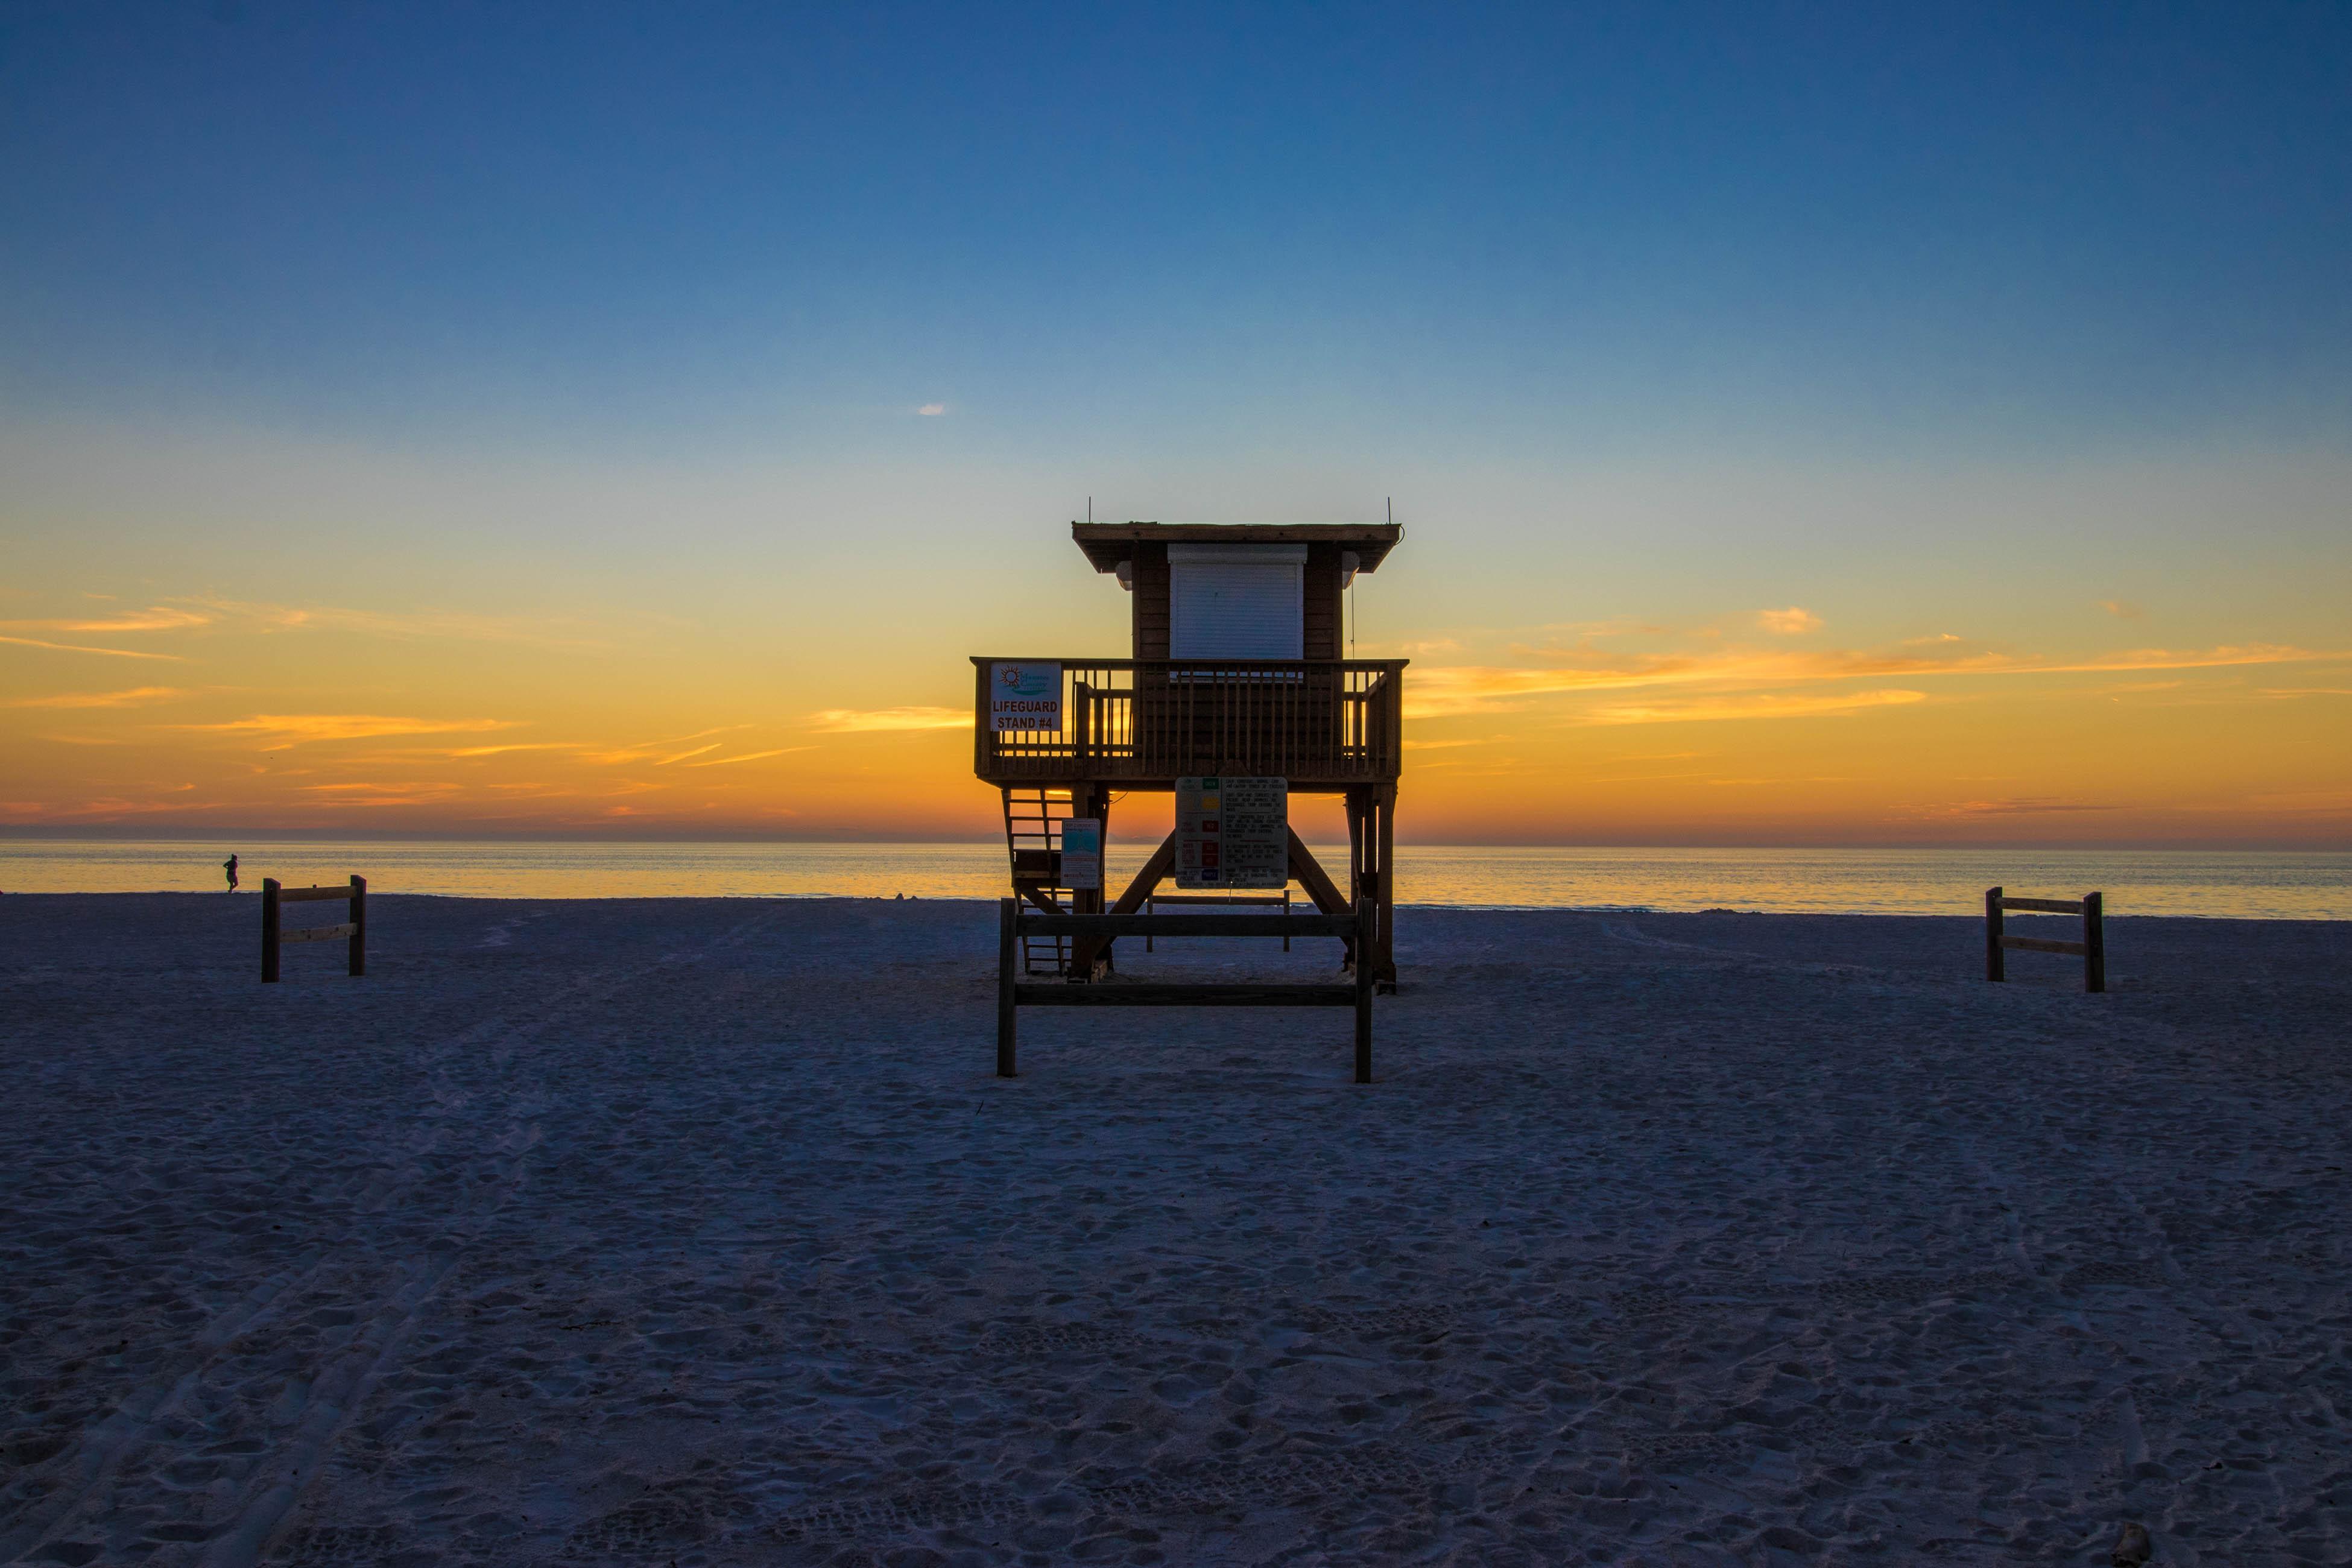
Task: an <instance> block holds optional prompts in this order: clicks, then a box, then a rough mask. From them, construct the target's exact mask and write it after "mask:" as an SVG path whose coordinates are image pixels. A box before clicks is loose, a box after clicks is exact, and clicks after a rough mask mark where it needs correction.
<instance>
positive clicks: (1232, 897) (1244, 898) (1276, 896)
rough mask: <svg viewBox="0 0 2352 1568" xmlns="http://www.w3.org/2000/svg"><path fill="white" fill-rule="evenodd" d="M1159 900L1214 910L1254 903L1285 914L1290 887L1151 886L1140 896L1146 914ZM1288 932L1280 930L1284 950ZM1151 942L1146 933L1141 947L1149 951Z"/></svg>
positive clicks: (1157, 906)
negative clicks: (1211, 889)
mask: <svg viewBox="0 0 2352 1568" xmlns="http://www.w3.org/2000/svg"><path fill="white" fill-rule="evenodd" d="M1162 904H1181V905H1184V906H1187V907H1192V906H1202V907H1205V908H1208V909H1213V910H1216V909H1226V910H1229V909H1232V908H1233V907H1234V905H1235V904H1256V905H1260V906H1262V907H1264V908H1266V909H1271V910H1281V911H1282V912H1283V913H1284V914H1288V913H1289V912H1290V889H1289V888H1288V886H1285V887H1284V888H1283V889H1282V891H1280V892H1278V893H1162V892H1159V891H1157V890H1154V891H1152V892H1150V893H1146V894H1145V895H1144V896H1143V912H1144V913H1145V914H1147V915H1156V914H1158V913H1159V912H1160V905H1162ZM1291 934H1292V933H1291V932H1290V931H1289V930H1288V929H1287V928H1286V929H1285V930H1284V931H1283V933H1282V951H1283V952H1289V951H1290V938H1291ZM1154 944H1155V939H1154V938H1152V937H1150V936H1147V937H1145V938H1144V939H1143V951H1144V952H1152V951H1153V950H1154Z"/></svg>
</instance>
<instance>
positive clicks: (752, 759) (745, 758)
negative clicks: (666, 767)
mask: <svg viewBox="0 0 2352 1568" xmlns="http://www.w3.org/2000/svg"><path fill="white" fill-rule="evenodd" d="M815 750H816V748H815V747H814V746H779V747H777V748H776V749H775V750H774V751H772V752H744V753H743V754H742V755H741V756H740V757H713V758H711V759H710V760H709V762H707V763H687V764H686V765H687V766H688V767H689V768H723V767H725V766H727V765H728V764H729V763H756V762H759V761H760V760H761V758H763V757H789V756H791V755H792V754H793V752H814V751H815Z"/></svg>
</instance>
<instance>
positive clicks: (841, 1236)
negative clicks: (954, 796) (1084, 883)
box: [0, 895, 2352, 1564]
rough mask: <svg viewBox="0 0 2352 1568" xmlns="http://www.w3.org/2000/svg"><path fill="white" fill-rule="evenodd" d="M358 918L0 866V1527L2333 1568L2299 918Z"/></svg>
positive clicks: (2327, 984) (2324, 1174) (2349, 1396)
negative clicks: (1247, 988) (1140, 978)
mask: <svg viewBox="0 0 2352 1568" xmlns="http://www.w3.org/2000/svg"><path fill="white" fill-rule="evenodd" d="M336 912H337V907H336V906H332V905H320V906H309V907H307V908H305V909H302V910H295V911H293V913H292V914H290V915H289V921H311V920H326V919H329V918H334V917H335V914H336ZM372 916H373V923H374V926H375V928H376V938H377V940H376V947H375V952H374V955H373V968H374V970H375V972H376V973H374V974H373V976H372V977H371V978H369V979H367V980H365V981H349V980H346V979H343V978H342V977H341V973H340V968H341V965H340V958H341V950H340V948H339V947H336V946H334V945H331V944H315V945H310V946H304V947H295V948H290V949H289V950H288V952H287V959H286V967H287V973H288V981H287V983H286V984H281V985H278V986H274V987H263V986H261V985H259V984H256V983H255V981H254V979H253V972H254V969H255V964H256V960H255V948H256V928H257V912H256V905H255V902H254V900H252V899H251V898H249V897H247V898H244V899H241V900H235V901H232V900H230V899H228V898H227V897H226V896H214V897H203V896H194V895H185V896H176V897H174V896H154V897H131V896H125V897H103V898H101V897H58V898H43V897H30V896H22V895H18V896H11V897H6V898H0V1029H4V1030H5V1058H0V1067H5V1096H0V1149H5V1163H0V1205H5V1207H4V1208H0V1391H5V1407H4V1408H0V1424H5V1435H0V1562H16V1561H26V1562H60V1563H84V1562H94V1561H105V1562H131V1561H139V1560H144V1561H148V1562H152V1563H253V1562H270V1563H430V1562H446V1563H656V1564H660V1563H670V1562H673V1561H675V1562H676V1563H680V1564H696V1563H819V1562H840V1563H894V1564H895V1563H1036V1564H1045V1563H1064V1562H1127V1563H1160V1562H1168V1563H1368V1562H1389V1561H1396V1562H1415V1563H1427V1562H1441V1563H1530V1564H1532V1563H1573V1562H1585V1561H1591V1562H1611V1563H1633V1562H1641V1563H1707V1562H1740V1563H1751V1562H1779V1561H1790V1562H1796V1561H1807V1562H1822V1563H1912V1562H1916V1561H1935V1562H1942V1563H2014V1562H2053V1563H2105V1548H2106V1546H2107V1544H2108V1543H2109V1542H2111V1541H2112V1540H2113V1539H2114V1536H2115V1533H2116V1527H2117V1525H2118V1524H2119V1522H2120V1521H2123V1520H2125V1519H2126V1518H2135V1519H2139V1520H2142V1521H2146V1523H2147V1525H2148V1526H2149V1528H2150V1529H2151V1530H2152V1531H2154V1533H2155V1536H2156V1540H2157V1543H2158V1561H2160V1562H2164V1563H2215V1564H2219V1563H2228V1564H2249V1563H2347V1562H2352V1365H2347V1359H2346V1356H2347V1338H2352V1300H2347V1272H2348V1271H2352V1242H2348V1241H2347V1198H2352V1131H2347V1100H2352V1096H2347V1087H2352V1041H2347V1032H2352V1031H2347V1017H2352V1010H2347V1001H2352V980H2347V972H2348V970H2347V958H2352V927H2347V926H2342V925H2335V926H2329V925H2293V924H2284V923H2281V924H2273V925H2263V926H2253V925H2242V924H2234V923H2225V922H2191V921H2129V920H2118V921H2113V922H2111V927H2110V942H2111V947H2112V952H2113V957H2112V963H2113V968H2114V973H2115V977H2116V981H2115V983H2116V990H2115V992H2114V993H2113V994H2109V995H2106V996H2104V997H2085V996H2084V995H2082V994H2080V992H2079V989H2077V988H2076V987H2078V985H2079V970H2078V969H2076V968H2075V967H2074V965H2072V964H2070V963H2068V961H2065V960H2063V959H2056V958H2042V957H2038V956H2034V955H2026V954H2019V955H2014V956H2013V957H2012V960H2011V963H2012V972H2013V973H2016V974H2017V975H2018V976H2019V981H2018V983H2015V984H2010V985H2008V986H2002V987H1996V986H1989V985H1987V984H1983V983H1982V981H1981V980H1980V979H1978V978H1975V975H1976V973H1977V965H1978V963H1979V940H1980V939H1979V928H1978V926H1977V925H1976V923H1975V922H1974V921H1969V920H1965V919H1959V920H1952V921H1926V920H1899V919H1840V918H1821V917H1785V918H1783V917H1760V916H1721V915H1718V916H1704V915H1684V916H1625V915H1609V916H1600V915H1578V914H1570V913H1555V914H1481V913H1439V912H1424V911H1408V912H1407V914H1406V916H1405V918H1404V921H1403V922H1402V927H1401V930H1402V947H1401V952H1400V958H1401V962H1402V963H1403V965H1404V967H1405V970H1406V977H1407V990H1406V992H1405V994H1402V995H1399V996H1397V997H1395V998H1393V999H1384V1001H1383V1003H1382V1005H1381V1010H1380V1014H1379V1025H1378V1027H1379V1044H1378V1047H1377V1066H1378V1069H1379V1072H1380V1081H1379V1082H1378V1083H1377V1084H1375V1085H1373V1086H1371V1087H1370V1088H1369V1089H1359V1088H1356V1087H1354V1086H1352V1085H1351V1084H1350V1083H1349V1074H1348V1050H1347V1037H1348V1022H1347V1017H1346V1015H1345V1014H1343V1013H1339V1012H1330V1013H1321V1012H1316V1013H1270V1012H1261V1011H1252V1012H1223V1013H1219V1012H1174V1011H1168V1012H1162V1011H1140V1010H1139V1011H1136V1012H1132V1013H1119V1014H1095V1013H1092V1012H1091V1011H1088V1012H1075V1011H1068V1010H1059V1009H1057V1010H1053V1011H1039V1012H1031V1013H1024V1015H1023V1026H1024V1045H1023V1057H1022V1065H1023V1068H1024V1077H1023V1078H1022V1079H1019V1080H1018V1081H1015V1082H1009V1083H1008V1082H1000V1081H998V1080H996V1079H993V1078H992V1077H991V1076H990V1070H991V1068H992V1055H993V1047H992V978H991V967H992V946H993V926H992V921H993V909H992V907H989V906H980V905H972V904H940V903H930V902H923V903H912V904H875V903H846V902H844V903H794V904H776V903H741V902H719V901H709V902H684V903H667V904H651V903H631V902H609V903H568V904H567V903H550V904H530V903H491V902H474V901H456V900H403V899H399V898H390V897H381V896H379V897H378V898H377V899H376V900H373V910H372ZM2053 934H2054V933H2053ZM1300 945H1301V951H1300V952H1298V953H1297V954H1295V955H1293V958H1292V960H1291V961H1290V962H1291V971H1284V972H1285V973H1290V972H1296V973H1301V974H1302V975H1303V974H1304V973H1307V972H1308V971H1315V972H1319V971H1321V970H1322V969H1324V968H1326V967H1327V966H1328V963H1329V962H1330V959H1331V952H1330V951H1329V950H1330V948H1331V946H1332V944H1330V943H1328V942H1318V943H1301V944H1300ZM1242 955H1248V956H1247V958H1246V960H1245V962H1246V963H1247V964H1248V965H1249V966H1250V967H1252V968H1253V969H1255V970H1256V971H1258V972H1265V973H1272V972H1277V971H1282V966H1283V960H1282V959H1281V955H1280V954H1279V953H1277V952H1271V950H1270V949H1269V948H1268V947H1267V946H1266V945H1265V944H1262V943H1224V944H1218V945H1217V946H1215V947H1206V946H1205V945H1203V944H1194V946H1193V950H1192V953H1191V954H1190V955H1187V954H1181V953H1172V952H1168V951H1167V950H1166V948H1165V947H1163V949H1162V951H1161V952H1160V953H1159V954H1157V955H1153V956H1151V957H1149V958H1147V957H1146V956H1145V955H1144V954H1142V953H1140V952H1131V953H1127V954H1125V955H1124V957H1123V961H1122V967H1123V968H1124V969H1125V970H1126V972H1127V973H1129V974H1140V973H1146V972H1155V973H1168V972H1171V971H1174V970H1178V969H1182V968H1185V967H1187V966H1205V965H1207V964H1210V963H1217V962H1221V961H1225V960H1237V961H1238V960H1241V956H1242Z"/></svg>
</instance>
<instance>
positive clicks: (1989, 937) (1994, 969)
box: [1985, 888, 2009, 980]
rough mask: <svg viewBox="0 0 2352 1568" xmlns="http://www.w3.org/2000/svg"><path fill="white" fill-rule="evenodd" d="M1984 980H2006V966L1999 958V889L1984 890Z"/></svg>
mask: <svg viewBox="0 0 2352 1568" xmlns="http://www.w3.org/2000/svg"><path fill="white" fill-rule="evenodd" d="M1985 978H1986V979H1987V980H2006V979H2007V978H2009V975H2008V971H2007V965H2006V963H2004V961H2003V959H2002V956H2001V945H2000V889H1999V888H1987V889H1985Z"/></svg>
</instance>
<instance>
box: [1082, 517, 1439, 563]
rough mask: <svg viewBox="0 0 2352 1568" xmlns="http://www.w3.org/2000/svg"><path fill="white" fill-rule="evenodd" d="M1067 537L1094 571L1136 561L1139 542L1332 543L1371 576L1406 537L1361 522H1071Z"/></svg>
mask: <svg viewBox="0 0 2352 1568" xmlns="http://www.w3.org/2000/svg"><path fill="white" fill-rule="evenodd" d="M1070 537H1071V538H1073V539H1075V540H1076V541H1077V542H1078V548H1079V549H1081V550H1083V551H1085V552H1087V560H1089V561H1091V562H1093V563H1094V566H1095V570H1096V571H1097V572H1113V571H1117V570H1118V563H1120V562H1122V561H1131V560H1133V559H1134V558H1135V547H1136V546H1137V545H1139V544H1336V545H1338V546H1339V548H1340V549H1342V550H1352V551H1354V552H1356V570H1358V571H1359V572H1370V571H1372V570H1373V569H1375V568H1376V567H1378V566H1379V565H1380V563H1381V558H1382V557H1384V556H1385V555H1387V554H1388V552H1390V551H1391V550H1393V549H1395V548H1396V546H1397V544H1398V542H1400V541H1401V540H1402V539H1403V538H1404V525H1403V524H1402V523H1394V522H1390V523H1379V522H1374V523H1360V522H1074V523H1072V524H1070Z"/></svg>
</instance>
